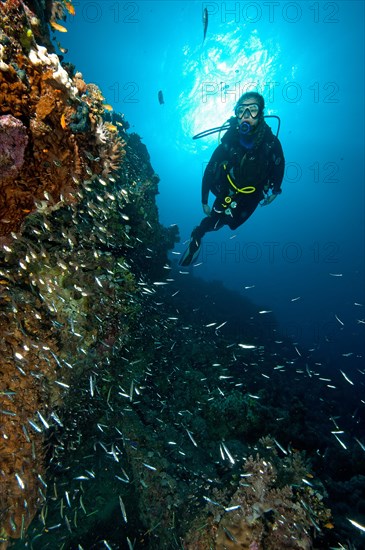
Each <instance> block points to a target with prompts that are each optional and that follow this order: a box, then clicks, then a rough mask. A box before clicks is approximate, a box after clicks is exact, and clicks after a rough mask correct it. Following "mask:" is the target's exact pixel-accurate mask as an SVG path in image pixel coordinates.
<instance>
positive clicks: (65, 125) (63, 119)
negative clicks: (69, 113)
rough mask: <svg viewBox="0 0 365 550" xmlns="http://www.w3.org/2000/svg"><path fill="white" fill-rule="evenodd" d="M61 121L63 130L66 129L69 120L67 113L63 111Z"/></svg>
mask: <svg viewBox="0 0 365 550" xmlns="http://www.w3.org/2000/svg"><path fill="white" fill-rule="evenodd" d="M60 122H61V128H62V130H65V129H66V128H67V122H66V115H65V113H62V115H61V119H60Z"/></svg>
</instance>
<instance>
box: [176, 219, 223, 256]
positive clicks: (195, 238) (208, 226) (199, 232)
mask: <svg viewBox="0 0 365 550" xmlns="http://www.w3.org/2000/svg"><path fill="white" fill-rule="evenodd" d="M223 225H224V223H223V220H222V218H221V216H218V215H217V214H215V213H214V212H212V214H210V216H207V217H206V218H203V219H202V221H201V222H200V224H199V225H198V226H197V227H195V229H193V231H192V233H191V240H190V244H189V246H188V248H187V249H186V250H185V252H184V254H183V256H182V258H181V260H180V261H179V265H181V266H187V265H190V264H191V263H192V262H193V261H194V260H195V259H196V258H197V257H198V255H199V252H200V246H201V240H202V238H203V237H204V235H205V233H208V231H217V230H218V229H220V228H221V227H223Z"/></svg>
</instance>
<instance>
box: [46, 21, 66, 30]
mask: <svg viewBox="0 0 365 550" xmlns="http://www.w3.org/2000/svg"><path fill="white" fill-rule="evenodd" d="M49 24H50V25H51V27H52V28H53V29H54V30H55V31H59V32H67V29H66V27H63V26H62V25H60V24H59V23H56V21H50V23H49Z"/></svg>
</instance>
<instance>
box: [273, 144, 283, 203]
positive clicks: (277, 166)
mask: <svg viewBox="0 0 365 550" xmlns="http://www.w3.org/2000/svg"><path fill="white" fill-rule="evenodd" d="M284 171H285V159H284V153H283V149H282V147H281V143H280V141H279V140H278V139H277V140H276V142H275V147H274V151H273V160H272V163H271V169H270V184H271V187H272V192H273V195H280V193H281V183H282V181H283V178H284Z"/></svg>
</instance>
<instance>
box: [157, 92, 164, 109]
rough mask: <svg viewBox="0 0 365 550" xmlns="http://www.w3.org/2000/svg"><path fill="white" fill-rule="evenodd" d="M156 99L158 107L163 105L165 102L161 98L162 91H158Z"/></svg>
mask: <svg viewBox="0 0 365 550" xmlns="http://www.w3.org/2000/svg"><path fill="white" fill-rule="evenodd" d="M157 97H158V102H159V104H160V105H164V103H165V100H164V98H163V93H162V90H159V92H158V94H157Z"/></svg>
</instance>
